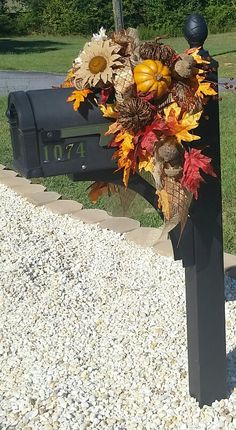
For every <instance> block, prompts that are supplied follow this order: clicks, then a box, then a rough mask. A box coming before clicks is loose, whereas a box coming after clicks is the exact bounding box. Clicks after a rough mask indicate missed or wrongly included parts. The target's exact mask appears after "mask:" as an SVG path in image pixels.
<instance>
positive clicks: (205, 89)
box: [193, 75, 217, 99]
mask: <svg viewBox="0 0 236 430" xmlns="http://www.w3.org/2000/svg"><path fill="white" fill-rule="evenodd" d="M193 83H194V84H195V96H198V97H200V98H202V99H203V98H204V97H205V96H216V95H217V92H216V91H215V90H214V88H212V86H211V82H207V81H206V80H205V77H204V76H200V75H196V77H195V78H193Z"/></svg>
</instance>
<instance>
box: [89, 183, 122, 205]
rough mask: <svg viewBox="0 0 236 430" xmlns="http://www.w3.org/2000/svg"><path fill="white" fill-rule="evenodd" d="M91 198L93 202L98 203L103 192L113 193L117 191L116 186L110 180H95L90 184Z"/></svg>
mask: <svg viewBox="0 0 236 430" xmlns="http://www.w3.org/2000/svg"><path fill="white" fill-rule="evenodd" d="M89 189H90V191H89V194H88V195H89V198H90V200H91V202H92V203H94V204H95V203H97V201H98V199H99V197H101V196H102V195H103V194H109V195H110V194H111V193H115V192H116V186H115V185H114V184H110V183H109V182H94V183H93V184H91V185H90V186H89Z"/></svg>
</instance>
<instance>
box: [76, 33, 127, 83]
mask: <svg viewBox="0 0 236 430" xmlns="http://www.w3.org/2000/svg"><path fill="white" fill-rule="evenodd" d="M120 49H121V47H120V46H119V45H117V44H115V43H113V42H111V41H110V40H92V41H91V42H90V43H89V44H87V46H86V49H85V50H84V51H83V52H82V54H81V55H80V58H81V61H82V64H81V66H80V68H79V70H78V71H77V73H76V78H80V79H82V84H83V85H84V86H86V85H87V84H89V85H90V86H96V85H97V84H98V83H99V82H101V81H102V82H103V83H104V84H106V83H108V82H112V80H113V73H114V70H113V67H114V66H122V65H123V64H122V63H121V62H120V61H119V60H120V55H119V54H118V51H119V50H120Z"/></svg>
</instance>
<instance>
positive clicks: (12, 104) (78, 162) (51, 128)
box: [7, 88, 116, 178]
mask: <svg viewBox="0 0 236 430" xmlns="http://www.w3.org/2000/svg"><path fill="white" fill-rule="evenodd" d="M71 90H72V89H71V88H57V89H46V90H35V91H26V92H24V91H16V92H12V93H10V94H9V98H8V109H7V117H8V120H9V123H10V130H11V137H12V146H13V157H14V163H13V166H14V168H15V169H16V170H17V171H18V172H20V173H21V174H22V175H23V176H25V177H27V178H33V177H34V178H35V177H45V176H56V175H63V174H73V173H80V174H81V175H83V173H85V172H86V174H87V173H88V172H90V173H91V174H92V172H97V171H98V170H102V171H106V170H111V169H112V170H114V169H115V168H116V163H115V161H113V160H112V155H113V152H114V149H113V148H107V147H106V145H107V143H108V142H109V141H110V140H111V136H108V137H106V136H104V132H105V131H106V130H107V129H108V126H109V124H110V123H111V121H110V120H109V119H108V118H105V117H103V116H102V113H101V111H100V108H99V107H98V106H97V104H96V102H95V101H94V99H92V97H90V98H88V100H86V101H85V102H84V103H83V104H82V105H81V108H80V109H79V111H76V112H75V111H74V110H73V107H72V104H71V103H67V102H66V100H67V98H68V96H69V95H70V94H71Z"/></svg>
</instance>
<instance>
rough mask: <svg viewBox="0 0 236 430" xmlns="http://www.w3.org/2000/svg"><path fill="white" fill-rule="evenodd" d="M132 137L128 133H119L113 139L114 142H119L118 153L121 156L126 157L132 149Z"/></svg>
mask: <svg viewBox="0 0 236 430" xmlns="http://www.w3.org/2000/svg"><path fill="white" fill-rule="evenodd" d="M133 138H134V136H133V135H132V134H130V133H129V132H128V131H121V132H120V133H119V134H118V135H117V136H116V138H115V142H117V143H118V142H121V144H120V151H121V152H122V153H123V155H125V156H126V155H127V154H128V153H129V151H130V150H131V149H134V144H133Z"/></svg>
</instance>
